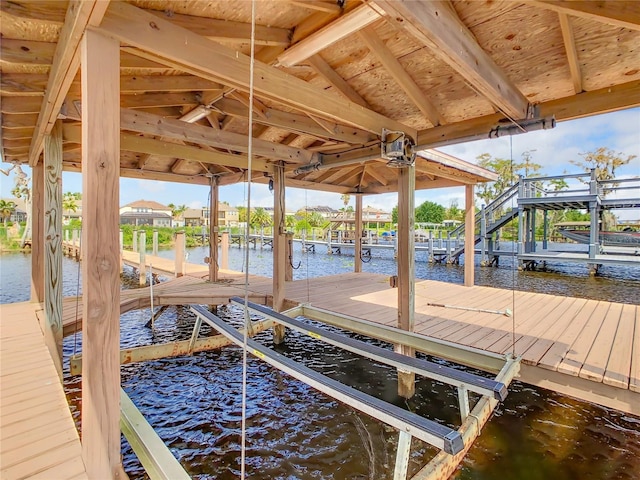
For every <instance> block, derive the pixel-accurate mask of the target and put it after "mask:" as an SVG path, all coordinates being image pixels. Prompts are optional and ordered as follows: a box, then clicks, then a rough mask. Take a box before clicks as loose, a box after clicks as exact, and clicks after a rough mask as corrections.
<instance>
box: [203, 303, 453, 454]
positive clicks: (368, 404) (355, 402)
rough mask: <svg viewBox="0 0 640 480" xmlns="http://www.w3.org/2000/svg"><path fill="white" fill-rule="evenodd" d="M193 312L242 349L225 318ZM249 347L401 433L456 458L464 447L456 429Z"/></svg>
mask: <svg viewBox="0 0 640 480" xmlns="http://www.w3.org/2000/svg"><path fill="white" fill-rule="evenodd" d="M191 311H192V312H194V313H195V314H196V315H198V316H199V317H200V318H202V320H203V321H204V322H206V323H207V324H208V325H210V326H211V327H213V328H214V329H216V330H217V331H219V332H220V333H221V334H223V335H225V336H226V337H228V338H229V339H230V340H232V341H233V342H234V343H235V344H236V345H239V346H243V337H242V335H241V334H240V332H238V331H237V330H236V329H235V328H233V327H232V326H230V325H228V324H227V323H225V322H224V321H223V320H222V319H220V318H218V317H216V316H215V315H214V314H212V313H211V312H209V311H208V310H207V309H205V308H204V307H201V306H199V305H191ZM247 346H248V348H249V352H250V353H252V354H253V355H255V356H256V357H258V358H260V359H262V360H264V361H265V362H267V363H269V364H270V365H272V366H274V367H276V368H278V369H279V370H282V371H283V372H285V373H288V374H289V375H291V376H292V377H294V378H296V379H298V380H300V381H301V382H304V383H306V384H307V385H309V386H311V387H313V388H315V389H317V390H319V391H321V392H323V393H325V394H327V395H329V396H331V397H333V398H335V399H336V400H339V401H341V402H342V403H345V404H347V405H349V406H351V407H353V408H356V409H358V410H360V411H361V412H363V413H366V414H367V415H371V416H372V417H374V418H377V419H378V420H380V421H383V422H385V423H387V424H388V425H391V426H393V427H395V428H397V429H398V430H401V431H404V432H407V433H409V434H410V435H411V436H414V437H416V438H419V439H420V440H423V441H424V442H427V443H428V444H430V445H433V446H434V447H437V448H439V449H441V450H442V451H444V452H446V453H449V454H451V455H455V454H456V453H458V452H460V451H462V450H463V448H464V443H463V441H462V436H461V435H460V433H459V432H458V431H456V430H453V429H451V428H449V427H446V426H444V425H440V424H439V423H436V422H434V421H432V420H428V419H426V418H423V417H420V416H419V415H416V414H415V413H412V412H409V411H407V410H403V409H402V408H400V407H397V406H395V405H393V404H390V403H387V402H385V401H383V400H380V399H378V398H375V397H372V396H371V395H367V394H366V393H362V392H360V391H358V390H356V389H354V388H351V387H349V386H347V385H344V384H342V383H340V382H338V381H336V380H333V379H331V378H329V377H327V376H325V375H322V374H321V373H318V372H316V371H314V370H311V369H310V368H307V367H305V366H303V365H300V364H299V363H297V362H295V361H294V360H292V359H290V358H287V357H285V356H283V355H280V354H279V353H277V352H274V351H273V350H271V349H270V348H267V347H265V346H264V345H261V344H259V343H258V342H256V341H255V340H252V339H250V338H248V339H247Z"/></svg>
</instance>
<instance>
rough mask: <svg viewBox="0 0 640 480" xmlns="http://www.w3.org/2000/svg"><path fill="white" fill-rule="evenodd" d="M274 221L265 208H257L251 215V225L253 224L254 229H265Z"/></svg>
mask: <svg viewBox="0 0 640 480" xmlns="http://www.w3.org/2000/svg"><path fill="white" fill-rule="evenodd" d="M272 221H273V220H272V218H271V215H269V214H268V213H267V211H266V210H265V209H264V208H262V207H257V208H256V209H255V210H254V211H253V212H252V213H251V220H250V222H249V223H250V224H251V226H252V227H260V228H264V227H266V226H267V225H271V222H272Z"/></svg>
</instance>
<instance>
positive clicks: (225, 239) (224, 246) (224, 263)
mask: <svg viewBox="0 0 640 480" xmlns="http://www.w3.org/2000/svg"><path fill="white" fill-rule="evenodd" d="M220 250H221V251H220V268H221V269H223V270H229V232H222V242H220Z"/></svg>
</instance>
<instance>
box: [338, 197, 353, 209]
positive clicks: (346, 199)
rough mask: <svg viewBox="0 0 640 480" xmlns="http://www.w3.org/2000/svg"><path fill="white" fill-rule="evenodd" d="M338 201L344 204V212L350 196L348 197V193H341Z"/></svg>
mask: <svg viewBox="0 0 640 480" xmlns="http://www.w3.org/2000/svg"><path fill="white" fill-rule="evenodd" d="M340 200H342V203H344V208H343V209H342V210H343V211H346V210H347V205H349V201H350V200H351V195H349V194H348V193H343V194H342V195H340Z"/></svg>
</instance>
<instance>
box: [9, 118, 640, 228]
mask: <svg viewBox="0 0 640 480" xmlns="http://www.w3.org/2000/svg"><path fill="white" fill-rule="evenodd" d="M511 138H512V140H513V158H514V160H520V159H521V156H522V152H525V151H527V150H535V151H534V152H533V153H532V160H533V161H534V162H535V163H538V164H541V165H542V166H543V173H544V174H548V175H554V174H562V173H564V172H567V173H579V170H578V168H577V167H575V166H574V165H571V164H570V163H569V161H570V160H580V159H581V157H580V155H579V154H580V153H583V152H588V151H593V150H595V149H596V148H599V147H608V148H610V149H612V150H614V151H615V152H621V153H622V154H624V155H625V156H626V155H637V158H635V159H634V160H633V161H632V162H631V163H630V164H629V165H626V166H625V167H624V168H620V169H619V170H618V172H617V173H618V175H619V176H620V177H629V176H640V108H634V109H629V110H623V111H620V112H614V113H609V114H604V115H597V116H594V117H588V118H584V119H578V120H572V121H568V122H561V123H558V124H557V126H556V128H555V129H553V130H542V131H536V132H531V133H527V134H522V135H516V136H513V137H511ZM440 150H442V151H444V152H446V153H449V154H451V155H454V156H456V157H458V158H461V159H462V160H466V161H468V162H472V163H475V162H476V157H477V156H478V155H481V154H483V153H489V154H490V155H492V156H493V157H501V158H509V157H510V139H509V137H502V138H498V139H493V140H479V141H475V142H467V143H464V144H459V145H452V146H449V147H443V148H441V149H440ZM8 167H9V165H8V164H6V163H3V164H2V168H3V169H5V170H6V168H8ZM24 170H25V172H26V173H27V174H30V172H29V169H28V168H24ZM0 187H1V196H3V197H8V196H10V191H11V188H12V187H13V176H12V177H10V178H8V177H6V176H5V175H0ZM81 190H82V179H81V176H80V174H77V173H67V172H65V173H63V191H64V192H80V191H81ZM633 193H634V196H640V192H633ZM208 194H209V189H208V187H205V186H195V185H194V186H191V185H183V184H172V183H167V182H158V181H148V180H134V179H128V178H123V179H121V180H120V204H121V205H124V204H127V203H129V202H132V201H134V200H140V199H145V200H156V201H158V202H160V203H163V204H168V203H175V204H178V205H181V204H185V205H187V206H189V207H193V208H197V207H200V206H202V205H206V204H207V198H208ZM246 196H247V185H246V184H236V185H229V186H223V187H221V189H220V200H221V201H227V202H229V203H230V204H231V205H234V206H237V205H245V204H246ZM425 200H430V201H433V202H437V203H440V204H442V205H444V206H448V205H449V204H450V203H451V202H452V201H457V203H458V205H459V206H463V205H464V190H463V187H458V188H443V189H436V190H423V191H418V192H416V205H419V204H420V203H422V202H424V201H425ZM286 204H287V211H294V210H296V209H299V208H302V207H304V206H305V205H306V206H314V205H329V206H331V207H334V208H341V207H342V206H343V203H342V200H340V195H338V194H334V193H324V192H316V191H308V192H305V191H304V190H301V189H296V188H288V189H287V195H286ZM351 204H352V205H353V204H354V200H353V199H352V200H351ZM363 204H364V205H365V206H366V205H370V206H372V207H375V208H380V209H382V210H387V211H390V210H391V208H393V206H394V205H396V204H397V196H396V195H395V194H384V195H369V196H365V197H364V200H363ZM251 205H252V206H254V207H255V206H263V207H266V206H273V195H272V194H271V192H269V190H268V188H267V186H266V185H257V184H254V185H252V186H251ZM619 217H620V218H622V219H625V220H639V219H640V212H637V211H628V210H627V211H620V212H619Z"/></svg>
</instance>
